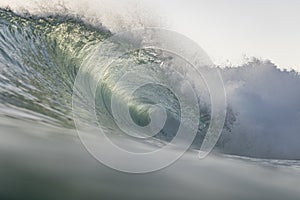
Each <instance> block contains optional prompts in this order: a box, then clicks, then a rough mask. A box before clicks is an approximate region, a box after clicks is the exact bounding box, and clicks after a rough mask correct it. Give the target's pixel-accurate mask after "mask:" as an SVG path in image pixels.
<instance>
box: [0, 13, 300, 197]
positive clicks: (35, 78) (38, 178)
mask: <svg viewBox="0 0 300 200" xmlns="http://www.w3.org/2000/svg"><path fill="white" fill-rule="evenodd" d="M114 34H115V33H113V32H112V31H110V30H109V29H107V28H105V25H104V26H100V25H97V26H96V25H95V24H91V23H87V22H85V21H84V20H82V19H81V18H80V17H79V16H73V15H72V16H70V15H64V14H52V15H50V14H44V15H32V14H29V13H25V14H24V13H23V14H19V13H18V14H17V13H15V12H13V11H11V10H8V9H1V10H0V47H1V48H0V70H1V71H0V92H1V93H0V127H1V128H0V134H1V141H0V143H1V145H0V148H1V151H0V160H1V162H0V166H1V167H0V177H1V179H0V184H1V187H0V197H1V199H87V198H89V199H102V198H108V199H299V197H300V192H299V189H298V188H299V185H300V184H299V183H300V179H299V178H300V174H299V172H300V162H299V158H300V153H299V152H300V146H299V145H298V144H299V139H300V135H299V133H298V132H299V130H300V127H299V126H300V125H299V124H300V123H299V121H300V120H299V119H300V115H299V113H300V109H299V108H300V106H299V101H298V100H299V99H300V96H299V94H300V92H299V90H300V87H299V85H300V84H299V83H300V77H299V75H298V74H297V73H296V72H286V71H281V70H279V69H277V68H276V66H275V65H274V64H272V63H271V62H269V61H260V60H257V59H253V60H251V61H249V63H247V64H245V65H244V66H241V67H239V68H232V69H220V71H221V72H220V73H221V75H222V78H223V81H224V87H225V90H226V94H227V102H228V107H227V110H226V111H227V114H226V117H225V122H224V130H223V131H222V134H221V137H220V139H219V140H218V142H217V144H216V146H215V148H214V151H213V152H212V153H211V154H210V155H209V156H208V157H206V158H205V159H202V160H200V159H199V158H198V150H199V149H200V147H201V144H202V143H203V141H204V138H205V136H206V131H207V130H208V127H209V125H210V123H211V122H210V117H211V115H210V111H211V109H212V108H211V106H210V105H209V103H206V100H207V99H209V98H208V94H207V93H206V92H205V91H203V93H202V92H201V91H202V90H201V91H200V92H199V94H197V95H199V96H201V98H203V99H204V102H202V104H201V105H200V106H199V108H198V110H199V111H200V115H199V116H198V115H197V112H198V110H197V109H195V107H194V106H193V105H194V104H193V103H194V102H192V104H189V101H188V100H189V98H187V100H185V102H186V104H184V105H180V101H179V99H178V98H177V97H176V95H174V94H173V92H172V91H171V90H169V89H167V88H164V87H162V86H161V85H144V86H143V87H141V88H140V89H139V90H137V91H136V92H135V93H134V94H133V96H134V98H129V97H128V96H129V94H130V89H131V88H130V87H128V88H116V87H114V86H115V85H116V83H117V82H118V80H119V79H120V76H121V75H122V74H124V73H126V72H128V71H129V72H130V71H138V72H139V74H147V75H148V76H151V77H152V78H153V79H155V80H156V81H159V82H160V83H166V84H167V83H170V84H171V85H178V86H180V87H178V88H179V89H180V91H183V94H186V95H187V93H185V92H186V90H185V87H183V86H184V85H183V84H181V83H182V78H181V79H180V77H178V76H176V74H175V75H174V73H173V71H172V69H170V68H169V67H168V65H166V63H171V64H174V60H176V59H175V58H174V55H173V56H172V54H171V53H169V54H165V53H164V54H163V53H161V52H160V51H155V50H151V49H149V50H147V49H146V50H140V51H131V52H128V53H126V54H124V55H122V56H121V57H119V58H118V59H117V61H115V62H114V63H113V64H110V65H109V67H107V66H104V65H102V64H103V63H102V62H104V60H105V61H106V62H107V60H109V58H111V57H112V56H115V54H116V52H117V51H118V49H114V48H113V46H110V44H111V43H109V44H108V45H107V43H106V45H103V46H100V47H101V48H100V49H99V44H104V43H105V41H107V39H109V38H111V37H112V36H113V35H114ZM126 42H127V43H126V44H125V43H124V45H125V46H130V45H132V43H134V45H136V43H138V41H129V42H128V41H126ZM103 47H105V48H103ZM106 47H108V48H106ZM95 50H97V51H98V52H99V50H100V52H101V53H102V54H101V55H102V57H99V58H97V59H96V60H93V59H91V58H94V57H93V56H92V55H93V53H94V52H95ZM87 63H88V65H87ZM176 63H177V64H178V65H179V66H181V67H182V66H184V65H182V63H181V61H180V60H176ZM82 66H86V67H85V68H82ZM162 66H163V67H162ZM165 66H166V67H165ZM184 69H185V68H184V67H183V69H182V70H183V71H184ZM78 73H81V74H82V79H81V81H82V82H81V85H83V86H84V87H83V88H84V90H83V91H81V92H83V93H76V92H75V95H78V98H77V100H76V101H75V104H76V105H81V107H80V106H79V107H80V108H87V109H89V107H90V105H89V103H87V101H86V98H89V96H91V90H92V89H91V88H90V87H89V86H90V85H93V84H94V83H91V80H94V79H93V78H95V77H96V78H97V80H98V82H97V83H96V84H94V86H95V88H96V95H95V105H94V106H95V116H96V117H97V119H96V121H95V123H99V125H100V126H101V127H102V128H103V130H104V131H105V133H106V135H108V137H110V139H111V140H113V141H115V142H116V143H118V144H119V145H121V146H122V147H123V148H125V149H135V150H136V149H138V150H140V151H148V150H149V149H153V148H157V147H161V146H163V145H165V143H167V142H169V141H171V140H172V139H173V138H174V137H175V136H174V135H175V133H176V131H177V130H178V129H179V128H178V127H179V126H180V125H179V124H180V123H179V121H180V120H179V118H180V117H181V116H185V117H186V121H187V124H190V123H191V124H192V123H193V120H195V119H197V120H199V125H198V127H197V133H196V139H195V140H194V141H193V143H192V146H191V148H190V149H189V150H188V151H187V152H186V153H185V154H184V155H183V156H182V157H181V158H180V159H179V160H177V161H176V162H174V163H173V164H172V165H170V166H168V167H166V168H163V169H161V170H158V171H156V172H151V173H145V174H128V173H123V172H120V171H117V170H115V169H111V168H109V167H107V166H106V165H103V164H101V163H100V162H99V161H97V160H96V159H95V158H94V157H93V156H92V155H91V154H90V153H89V152H88V151H87V150H86V148H85V147H84V145H83V144H82V142H81V141H80V139H79V136H78V132H77V129H76V128H78V127H76V124H75V123H74V120H73V117H74V113H73V111H74V110H73V107H72V106H73V105H74V98H73V95H74V87H73V86H74V82H75V81H76V76H77V75H78ZM98 73H100V74H103V75H104V76H103V77H99V78H98V77H97V74H98ZM185 73H186V74H189V73H190V72H189V71H186V72H185ZM91 77H93V78H91ZM140 79H141V77H139V76H136V77H134V78H133V79H132V81H131V82H130V83H131V84H133V83H136V82H138V81H140ZM199 82H201V80H199ZM204 88H205V87H204ZM175 89H176V87H175ZM203 90H204V89H203ZM189 95H190V94H189ZM189 95H187V97H191V96H189ZM115 96H116V99H117V102H119V104H120V105H122V102H123V101H125V100H127V99H129V111H130V116H131V118H132V119H133V121H134V122H135V124H137V125H139V126H141V127H145V126H146V125H147V124H149V123H150V122H151V119H150V118H151V114H152V110H151V109H152V107H151V106H149V105H154V104H157V103H159V104H160V105H161V106H163V107H164V108H165V109H166V116H167V117H166V119H167V125H166V126H164V128H163V129H162V130H161V131H159V132H158V133H157V134H156V135H154V137H151V138H148V139H147V140H146V142H140V141H139V140H138V141H136V140H132V139H131V138H130V137H129V138H128V137H123V136H122V131H121V130H120V127H119V126H118V124H117V123H116V121H115V120H114V118H113V117H114V116H113V112H114V111H113V109H111V106H110V102H111V99H112V98H114V97H115ZM72 103H73V104H72ZM181 109H183V110H187V111H188V112H187V114H186V115H185V113H183V112H182V110H181ZM195 110H196V111H197V112H196V111H195ZM75 116H76V117H79V118H80V119H81V120H82V121H83V123H86V124H89V126H93V125H95V124H93V123H94V121H91V119H90V116H89V115H88V113H87V112H86V110H84V109H82V110H81V109H79V110H77V113H76V114H75ZM91 122H93V123H91ZM81 131H82V133H83V134H84V135H85V136H86V137H91V138H92V137H93V134H96V133H94V132H90V131H88V130H86V129H83V130H81ZM130 131H131V132H134V130H133V129H132V130H129V132H130ZM101 137H102V136H101ZM101 137H100V141H101V139H102V138H103V141H105V138H104V137H102V138H101ZM98 145H100V146H101V145H103V146H104V142H103V143H101V142H100V143H99V144H98ZM108 156H109V155H108ZM120 162H123V163H126V162H129V161H126V159H125V158H124V160H120ZM152 162H154V161H153V160H149V161H148V163H147V162H146V163H143V165H151V164H153V163H152ZM131 164H132V163H131ZM136 165H140V163H136Z"/></svg>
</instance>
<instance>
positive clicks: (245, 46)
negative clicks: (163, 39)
mask: <svg viewBox="0 0 300 200" xmlns="http://www.w3.org/2000/svg"><path fill="white" fill-rule="evenodd" d="M149 3H151V4H153V3H154V1H153V0H152V1H151V2H149ZM155 4H156V6H157V9H159V10H160V11H159V12H161V13H164V16H167V18H168V20H170V23H171V27H172V28H174V29H176V30H178V31H179V32H181V33H184V34H185V35H187V36H189V37H190V38H192V39H194V40H195V41H197V42H198V43H199V44H200V45H201V46H202V48H203V49H204V50H205V51H206V52H207V53H208V54H209V55H210V57H211V58H212V59H213V60H214V61H215V62H216V63H217V64H224V63H225V62H226V60H227V59H228V60H229V61H231V62H233V63H235V64H237V63H239V62H240V61H241V60H242V58H243V55H246V56H256V57H259V58H263V59H270V60H271V61H273V62H274V63H275V64H277V65H279V66H280V67H282V68H294V69H297V70H298V71H300V0H157V1H155Z"/></svg>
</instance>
